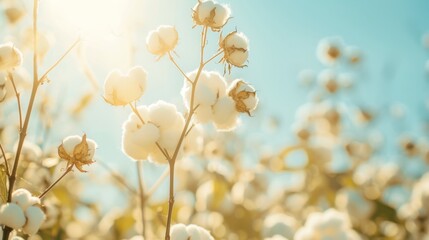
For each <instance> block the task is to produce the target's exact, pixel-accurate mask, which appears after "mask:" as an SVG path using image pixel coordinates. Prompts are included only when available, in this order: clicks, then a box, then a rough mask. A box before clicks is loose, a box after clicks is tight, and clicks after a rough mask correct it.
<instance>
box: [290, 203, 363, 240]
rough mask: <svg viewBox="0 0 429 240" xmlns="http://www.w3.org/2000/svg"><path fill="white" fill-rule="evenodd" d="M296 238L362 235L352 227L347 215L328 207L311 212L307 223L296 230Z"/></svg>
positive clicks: (335, 239)
mask: <svg viewBox="0 0 429 240" xmlns="http://www.w3.org/2000/svg"><path fill="white" fill-rule="evenodd" d="M294 239H296V240H315V239H332V240H359V239H361V237H360V236H359V235H358V234H357V233H356V232H355V231H354V230H353V229H352V228H351V225H350V223H349V219H348V218H347V216H346V215H344V214H342V213H340V212H338V211H337V210H335V209H328V210H326V211H324V212H313V213H311V214H310V215H309V216H308V217H307V220H306V221H305V225H304V226H303V227H301V228H300V229H298V231H297V232H296V234H295V237H294Z"/></svg>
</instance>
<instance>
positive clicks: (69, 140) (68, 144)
mask: <svg viewBox="0 0 429 240" xmlns="http://www.w3.org/2000/svg"><path fill="white" fill-rule="evenodd" d="M81 142H82V137H81V136H78V135H73V136H68V137H66V138H64V140H63V144H62V145H63V147H64V150H65V151H66V153H67V154H68V155H70V156H73V152H74V148H75V147H76V145H78V144H79V143H81ZM86 143H87V144H88V157H89V159H92V158H93V157H94V153H95V149H96V148H97V144H96V143H95V142H94V140H92V139H88V138H87V139H86Z"/></svg>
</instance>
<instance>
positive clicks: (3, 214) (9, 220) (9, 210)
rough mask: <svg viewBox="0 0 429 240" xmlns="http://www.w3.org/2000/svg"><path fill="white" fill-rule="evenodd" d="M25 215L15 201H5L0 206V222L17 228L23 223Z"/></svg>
mask: <svg viewBox="0 0 429 240" xmlns="http://www.w3.org/2000/svg"><path fill="white" fill-rule="evenodd" d="M25 221H26V219H25V215H24V212H23V211H22V209H21V207H19V206H18V205H17V204H15V203H6V204H3V205H2V206H1V207H0V224H4V225H6V226H8V227H11V228H13V229H19V228H21V227H22V226H24V224H25Z"/></svg>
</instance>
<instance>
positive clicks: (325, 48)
mask: <svg viewBox="0 0 429 240" xmlns="http://www.w3.org/2000/svg"><path fill="white" fill-rule="evenodd" d="M343 45H344V44H343V41H342V39H341V38H340V37H329V38H324V39H322V40H320V41H319V44H318V46H317V57H318V58H319V61H320V62H321V63H323V64H325V65H328V66H330V65H333V64H335V63H337V62H338V60H339V59H340V58H341V57H342V55H343V54H342V51H343V50H342V49H343Z"/></svg>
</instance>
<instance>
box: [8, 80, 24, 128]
mask: <svg viewBox="0 0 429 240" xmlns="http://www.w3.org/2000/svg"><path fill="white" fill-rule="evenodd" d="M8 77H9V79H10V81H11V83H12V86H13V91H14V92H15V96H16V101H17V103H18V114H19V131H20V132H21V131H22V107H21V95H20V93H19V92H18V90H17V89H16V85H15V80H14V79H13V75H12V73H11V72H8Z"/></svg>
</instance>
